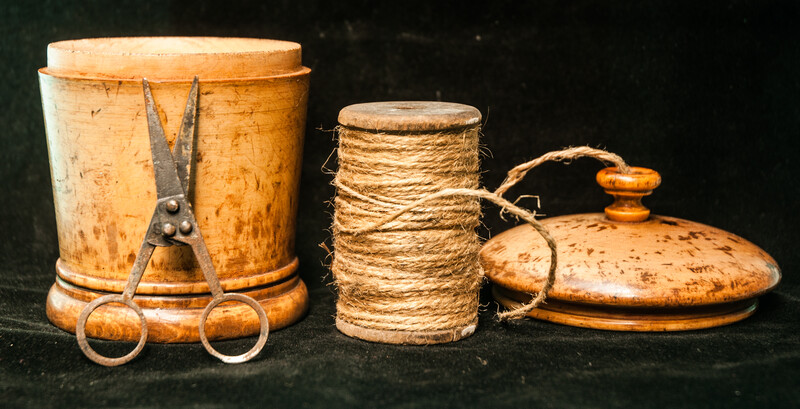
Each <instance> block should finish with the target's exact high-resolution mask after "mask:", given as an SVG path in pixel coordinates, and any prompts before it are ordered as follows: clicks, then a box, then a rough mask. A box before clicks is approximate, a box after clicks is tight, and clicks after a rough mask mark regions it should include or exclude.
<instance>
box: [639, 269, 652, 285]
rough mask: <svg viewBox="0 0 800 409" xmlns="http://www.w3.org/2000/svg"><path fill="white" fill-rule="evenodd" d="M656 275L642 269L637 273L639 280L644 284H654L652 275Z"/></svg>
mask: <svg viewBox="0 0 800 409" xmlns="http://www.w3.org/2000/svg"><path fill="white" fill-rule="evenodd" d="M655 276H656V275H655V274H653V273H651V272H649V271H642V272H641V273H639V280H640V281H641V282H643V283H645V284H655V281H656V280H654V277H655Z"/></svg>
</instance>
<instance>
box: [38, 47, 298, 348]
mask: <svg viewBox="0 0 800 409" xmlns="http://www.w3.org/2000/svg"><path fill="white" fill-rule="evenodd" d="M47 59H48V66H47V67H45V68H42V69H40V70H39V80H40V86H41V92H42V106H43V110H44V119H45V124H46V131H47V146H48V150H49V155H50V169H51V176H52V182H53V197H54V202H55V210H56V222H57V226H58V240H59V251H60V258H59V260H58V261H57V262H56V273H57V276H56V282H55V284H54V285H53V286H52V288H51V289H50V292H49V294H48V297H47V316H48V318H49V319H50V321H51V322H53V323H54V324H55V325H57V326H58V327H60V328H62V329H65V330H68V331H73V332H74V331H75V323H76V320H77V317H78V315H79V313H80V311H81V310H82V309H83V307H84V305H85V304H86V303H87V302H89V301H90V300H92V299H94V298H96V297H98V296H100V295H103V294H106V293H120V292H121V291H122V289H123V287H124V286H125V283H126V281H127V279H128V275H129V273H130V270H131V267H132V264H133V261H134V258H135V257H136V253H137V251H138V249H139V246H140V244H141V240H142V238H143V237H144V235H145V231H146V230H147V225H148V221H149V219H150V216H151V215H152V211H153V209H154V206H155V203H156V191H155V181H154V178H153V166H152V159H151V155H150V142H149V138H148V129H147V120H146V118H145V107H144V97H143V93H142V78H143V77H145V78H147V79H148V80H149V82H150V85H151V87H152V92H153V96H154V98H155V102H156V105H157V107H158V110H159V113H160V115H161V120H162V123H163V124H164V128H165V131H166V133H167V139H168V140H169V143H170V145H171V144H172V143H173V142H174V139H175V136H176V135H177V133H178V129H179V127H180V122H181V121H180V119H181V117H182V115H183V110H184V107H185V104H186V97H187V94H188V92H189V89H190V87H191V82H192V79H193V77H194V76H198V77H199V79H200V82H199V94H200V95H199V101H198V117H197V118H198V119H197V129H196V132H197V147H196V152H197V154H196V164H195V165H194V170H193V171H194V172H196V175H195V177H194V181H195V184H194V185H193V186H191V187H190V191H189V197H190V200H192V202H193V206H194V211H195V214H196V216H197V220H198V222H199V223H200V227H201V229H202V231H203V236H204V237H205V241H206V244H207V246H208V250H209V253H210V254H211V258H212V260H213V263H214V266H215V267H216V270H217V274H218V276H219V279H220V281H221V284H222V288H223V289H224V290H225V291H226V292H240V293H244V294H247V295H249V296H251V297H253V298H254V299H256V300H257V301H258V302H259V303H260V304H261V305H262V306H263V307H264V309H265V310H266V312H267V315H268V317H269V324H270V329H277V328H281V327H285V326H287V325H290V324H292V323H294V322H295V321H297V320H299V319H300V318H302V316H303V315H304V314H305V312H306V311H307V305H308V293H307V290H306V287H305V285H304V283H303V282H302V281H301V280H300V278H299V276H298V274H297V267H298V262H297V258H296V257H295V254H294V238H295V217H296V213H297V198H298V184H299V179H300V167H301V156H302V147H303V137H304V132H305V130H304V128H305V118H306V102H307V99H308V78H309V72H310V70H309V69H308V68H306V67H303V66H302V65H301V62H300V45H299V44H296V43H291V42H284V41H274V40H261V39H245V38H209V37H197V38H193V37H172V38H170V37H162V38H159V37H145V38H98V39H85V40H75V41H62V42H57V43H53V44H50V45H49V46H48V50H47ZM134 300H135V301H136V303H137V304H139V305H140V306H141V307H142V309H143V310H144V314H145V316H146V318H147V322H148V327H149V329H150V336H149V341H151V342H197V341H199V335H198V330H197V327H198V324H199V318H200V314H201V312H202V310H203V308H204V307H205V306H206V304H208V302H209V301H210V300H211V295H210V293H209V289H208V286H207V285H206V282H205V279H204V278H203V275H202V272H201V271H200V269H199V268H198V266H197V263H196V261H195V260H194V256H193V254H192V251H191V249H190V248H188V247H169V248H157V249H156V251H155V253H154V255H153V257H152V260H151V261H150V264H149V265H148V266H147V271H146V273H145V275H144V277H143V279H142V281H141V283H140V285H139V287H138V290H137V292H136V297H135V298H134ZM217 310H219V311H217ZM112 323H113V324H115V325H109V324H112ZM206 328H207V329H206V331H207V334H208V336H209V338H210V339H226V338H236V337H242V336H247V335H255V334H257V333H258V331H259V323H258V317H257V315H256V313H255V312H254V311H253V310H252V309H250V308H249V307H247V306H246V305H244V304H238V303H234V304H229V305H223V306H221V307H219V308H217V309H215V310H214V313H212V314H211V316H210V317H209V320H208V322H207V323H206ZM86 332H87V335H88V336H90V337H97V338H105V339H115V340H132V341H135V340H138V338H139V321H138V317H137V316H136V314H135V313H134V312H133V311H132V310H130V309H128V308H126V307H124V306H121V305H120V306H117V305H105V306H103V307H101V308H99V309H98V310H97V311H95V312H94V313H93V314H92V315H91V317H90V319H89V321H88V323H87V326H86Z"/></svg>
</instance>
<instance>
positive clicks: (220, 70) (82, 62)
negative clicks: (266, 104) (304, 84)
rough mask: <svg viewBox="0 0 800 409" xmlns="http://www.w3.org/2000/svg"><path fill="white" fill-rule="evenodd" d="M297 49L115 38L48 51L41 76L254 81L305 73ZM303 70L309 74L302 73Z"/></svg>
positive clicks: (242, 42)
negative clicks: (268, 77) (197, 77)
mask: <svg viewBox="0 0 800 409" xmlns="http://www.w3.org/2000/svg"><path fill="white" fill-rule="evenodd" d="M300 60H301V50H300V44H297V43H293V42H289V41H277V40H267V39H257V38H225V37H117V38H87V39H81V40H69V41H59V42H56V43H51V44H50V45H48V46H47V64H48V66H47V67H46V68H44V69H43V72H45V73H47V74H50V75H56V76H70V77H85V78H114V79H134V78H142V77H145V78H148V79H150V80H185V79H187V78H188V79H189V80H191V79H192V78H193V77H194V76H195V75H197V76H199V77H200V78H201V79H202V80H214V79H233V78H258V77H265V76H273V75H280V74H289V73H293V72H298V71H301V70H303V67H302V65H301V62H300ZM306 70H307V69H306Z"/></svg>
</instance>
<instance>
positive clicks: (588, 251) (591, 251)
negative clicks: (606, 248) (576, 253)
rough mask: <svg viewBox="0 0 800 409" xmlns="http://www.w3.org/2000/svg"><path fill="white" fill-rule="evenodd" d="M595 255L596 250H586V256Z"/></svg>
mask: <svg viewBox="0 0 800 409" xmlns="http://www.w3.org/2000/svg"><path fill="white" fill-rule="evenodd" d="M592 253H594V249H586V255H587V256H591V255H592Z"/></svg>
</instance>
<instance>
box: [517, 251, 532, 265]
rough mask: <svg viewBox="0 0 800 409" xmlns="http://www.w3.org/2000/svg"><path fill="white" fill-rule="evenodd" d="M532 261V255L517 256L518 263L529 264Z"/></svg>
mask: <svg viewBox="0 0 800 409" xmlns="http://www.w3.org/2000/svg"><path fill="white" fill-rule="evenodd" d="M530 259H531V255H530V254H528V253H519V254H517V261H519V262H520V263H527V262H528V261H530Z"/></svg>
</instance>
